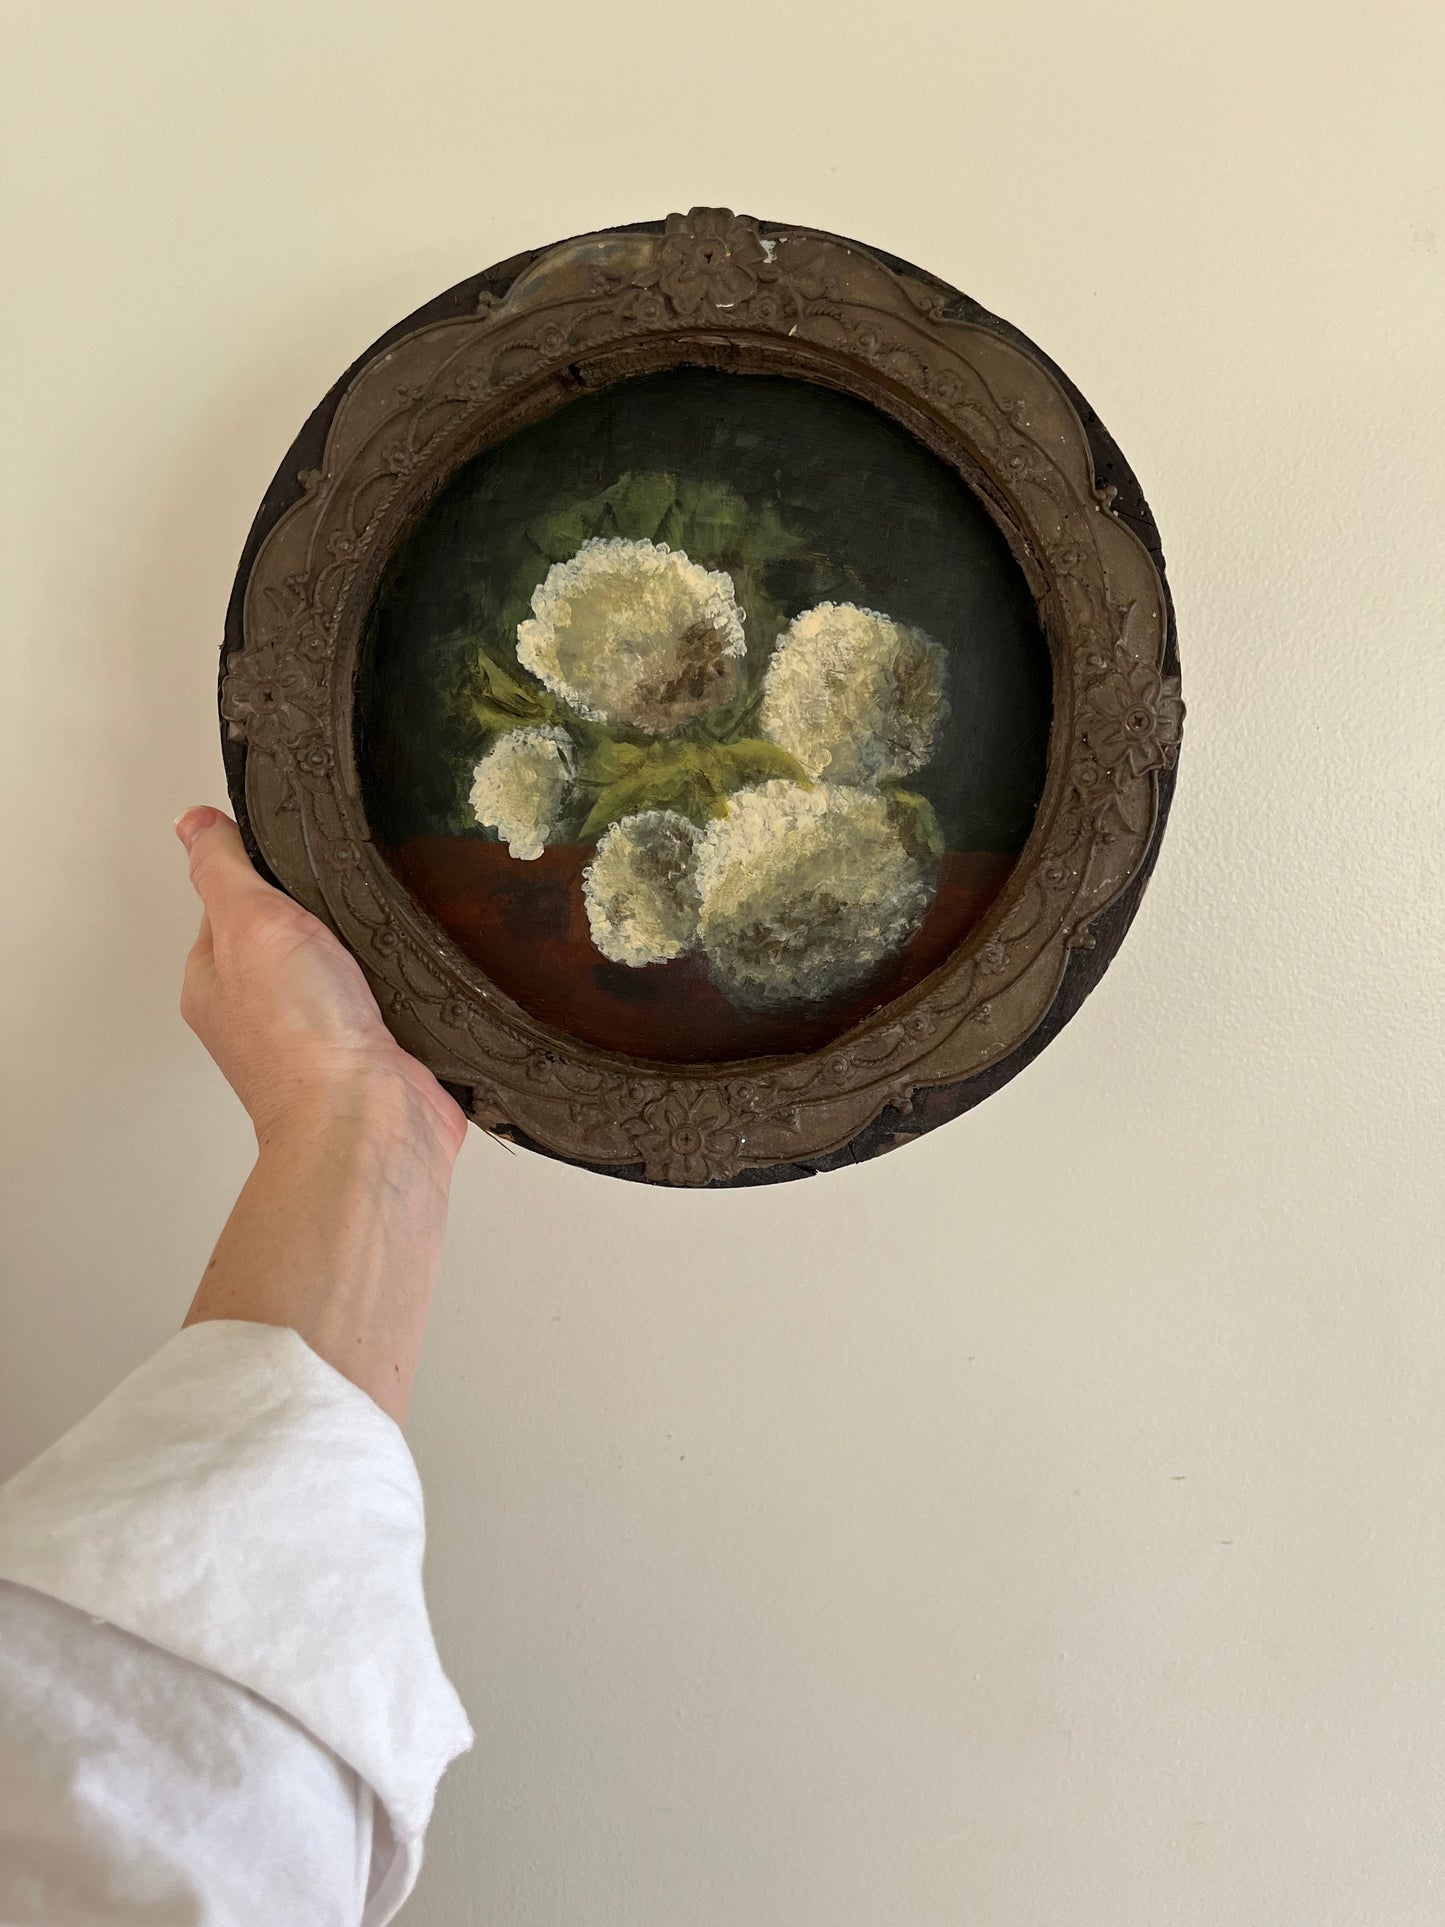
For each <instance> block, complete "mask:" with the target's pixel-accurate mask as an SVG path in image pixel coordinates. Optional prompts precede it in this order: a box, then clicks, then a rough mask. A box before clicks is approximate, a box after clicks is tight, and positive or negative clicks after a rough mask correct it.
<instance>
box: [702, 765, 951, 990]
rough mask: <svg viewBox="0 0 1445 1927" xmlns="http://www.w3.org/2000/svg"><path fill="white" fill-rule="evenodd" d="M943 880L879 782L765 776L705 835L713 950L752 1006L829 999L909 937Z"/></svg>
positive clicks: (705, 911) (705, 890) (707, 919)
mask: <svg viewBox="0 0 1445 1927" xmlns="http://www.w3.org/2000/svg"><path fill="white" fill-rule="evenodd" d="M934 887H935V879H934V876H933V874H932V872H931V869H930V868H929V867H928V866H926V865H925V863H924V862H922V861H921V860H920V859H919V858H917V857H915V856H913V855H912V854H911V853H910V852H909V851H908V849H907V848H905V846H904V843H903V839H902V837H901V835H900V834H899V826H898V822H897V819H896V817H895V814H894V812H893V810H892V809H891V808H890V806H889V804H888V802H887V799H886V798H884V797H882V796H880V795H879V794H878V793H877V792H876V791H874V790H868V789H861V788H852V787H845V786H842V785H837V784H824V783H819V784H816V785H814V787H813V788H811V789H808V788H805V787H804V786H803V785H802V784H800V783H789V782H786V781H783V780H776V781H773V782H770V783H763V784H761V785H760V786H759V787H758V788H757V789H752V790H742V791H739V792H738V793H737V794H736V795H735V796H732V797H730V798H729V801H728V813H727V815H726V816H725V817H721V818H719V819H718V820H717V821H716V822H714V823H711V824H709V826H708V828H707V829H706V830H705V831H704V832H703V835H702V839H701V841H700V843H699V845H698V854H697V888H698V894H699V897H700V898H701V909H700V912H699V918H698V929H699V935H700V938H701V942H702V949H703V953H704V955H705V956H706V958H707V961H708V967H709V970H710V972H711V974H712V977H713V980H714V981H715V982H716V983H717V984H718V986H719V988H720V989H722V990H723V991H724V992H725V994H726V995H727V996H728V997H730V998H731V999H732V1001H733V1002H734V1003H736V1004H740V1005H742V1006H744V1007H745V1008H752V1009H762V1010H766V1009H778V1008H784V1007H786V1006H788V1005H793V1004H822V1003H828V1002H831V1001H832V1000H833V999H834V998H836V997H838V996H841V995H842V994H844V993H845V992H847V991H850V990H854V989H856V988H857V987H858V985H860V984H861V983H863V982H864V980H865V979H866V978H867V977H868V976H869V975H870V974H871V973H872V971H873V969H874V967H875V966H876V965H877V964H879V963H881V962H882V961H883V959H884V958H886V957H889V956H892V955H893V953H894V952H895V951H897V950H899V949H901V948H902V946H903V945H904V944H905V943H907V941H908V939H909V938H910V937H911V936H912V935H913V933H914V931H915V930H916V929H917V928H918V926H919V925H920V924H921V923H922V921H923V918H924V914H925V912H926V911H927V909H928V906H929V904H930V902H931V901H932V900H933V892H934Z"/></svg>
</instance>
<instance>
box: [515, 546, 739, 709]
mask: <svg viewBox="0 0 1445 1927" xmlns="http://www.w3.org/2000/svg"><path fill="white" fill-rule="evenodd" d="M746 652H747V643H746V640H745V638H744V636H743V615H742V611H741V609H739V607H738V604H737V597H736V596H735V595H734V593H733V584H732V578H731V577H730V576H728V575H725V574H724V573H723V572H722V571H721V570H719V569H705V568H703V567H702V566H701V564H700V563H697V562H690V561H689V560H688V558H687V556H685V555H684V554H683V552H682V551H681V549H669V548H667V547H666V545H665V544H662V543H657V542H628V541H624V540H623V539H622V538H621V537H615V538H613V539H611V540H607V539H604V538H602V537H597V538H595V539H594V540H593V541H591V542H584V543H583V544H582V547H581V548H580V549H579V550H578V551H577V553H576V554H575V555H574V556H572V557H571V558H570V559H569V560H568V561H566V562H555V563H553V565H552V567H551V568H550V569H549V570H548V571H547V575H546V579H545V580H544V581H543V582H542V583H541V584H540V585H539V586H538V587H537V588H536V589H535V590H534V591H533V594H532V614H531V616H530V617H529V618H528V619H527V620H526V621H525V622H521V623H519V624H518V625H517V660H518V661H519V662H520V663H521V665H522V667H523V668H524V669H529V670H530V671H531V672H532V674H533V675H534V676H535V677H536V678H537V680H538V681H539V682H542V683H545V684H546V686H547V688H548V689H550V690H551V691H552V694H553V695H554V696H560V697H561V699H562V701H563V702H565V703H567V704H568V705H569V706H570V707H571V708H572V709H574V710H576V712H577V714H578V715H579V716H586V717H588V718H590V720H591V721H593V722H598V723H622V724H624V725H626V726H627V727H629V728H632V729H641V730H645V731H647V732H648V733H649V734H651V735H654V736H665V735H667V734H669V733H670V732H671V731H673V730H675V729H680V728H681V727H682V726H683V724H685V723H689V722H692V721H693V720H694V719H695V718H696V717H698V716H705V715H706V714H707V713H708V712H709V711H710V710H713V709H716V708H717V707H718V706H719V704H721V703H724V702H726V701H727V700H728V698H729V697H730V696H732V695H733V694H735V692H736V691H737V689H738V686H739V669H740V665H741V662H742V658H743V656H744V655H745V654H746Z"/></svg>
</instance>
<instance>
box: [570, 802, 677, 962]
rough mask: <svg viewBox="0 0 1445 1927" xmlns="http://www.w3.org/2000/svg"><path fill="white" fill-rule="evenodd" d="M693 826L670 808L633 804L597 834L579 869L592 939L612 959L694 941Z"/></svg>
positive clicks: (653, 957)
mask: <svg viewBox="0 0 1445 1927" xmlns="http://www.w3.org/2000/svg"><path fill="white" fill-rule="evenodd" d="M697 837H698V833H697V831H696V830H695V829H694V828H693V826H692V824H691V823H689V822H688V820H687V818H686V817H685V816H679V815H678V814H677V812H676V811H675V810H641V811H639V812H638V814H637V815H635V816H624V817H623V818H622V820H621V821H620V822H618V823H614V824H613V825H612V827H611V828H610V829H609V830H607V831H606V833H605V834H604V835H603V837H602V840H601V842H600V843H599V844H598V845H597V851H596V854H595V855H594V856H593V858H592V861H591V862H590V863H589V864H588V865H587V868H586V869H585V870H584V871H583V872H582V895H583V899H584V901H585V902H586V905H587V921H588V924H589V925H590V927H591V930H592V941H593V943H595V944H596V946H597V948H598V949H599V950H600V951H601V952H602V954H603V956H604V957H609V958H611V960H612V962H613V963H621V964H632V965H634V966H640V965H642V964H652V963H666V962H668V960H669V959H670V958H672V957H681V956H682V955H684V953H685V952H687V951H689V950H691V949H692V948H693V946H694V945H695V944H696V942H697V884H696V881H695V879H694V876H693V867H694V860H695V856H696V850H697Z"/></svg>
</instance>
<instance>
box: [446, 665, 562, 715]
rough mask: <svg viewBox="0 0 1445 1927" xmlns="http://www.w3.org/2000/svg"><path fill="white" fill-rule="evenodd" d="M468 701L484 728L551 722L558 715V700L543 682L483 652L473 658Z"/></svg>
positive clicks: (468, 705) (467, 695)
mask: <svg viewBox="0 0 1445 1927" xmlns="http://www.w3.org/2000/svg"><path fill="white" fill-rule="evenodd" d="M466 703H467V707H468V708H469V709H470V711H471V712H472V714H473V715H474V716H475V717H476V719H477V721H478V722H479V723H481V724H482V726H483V728H484V729H512V728H515V727H517V725H519V724H522V723H547V722H551V721H552V720H553V718H554V717H555V716H556V714H557V704H556V702H555V701H554V699H553V698H552V696H551V695H550V694H549V692H548V691H547V690H545V689H543V688H542V686H541V684H540V683H536V682H534V681H533V680H532V679H531V677H530V676H527V677H524V676H523V674H522V672H521V671H519V670H518V671H513V670H511V669H508V668H506V667H505V666H504V665H503V664H502V663H499V662H498V661H496V659H495V658H494V657H492V656H488V655H483V654H480V653H479V654H478V655H476V656H475V657H473V659H472V665H471V678H470V681H469V683H468V686H467V691H466Z"/></svg>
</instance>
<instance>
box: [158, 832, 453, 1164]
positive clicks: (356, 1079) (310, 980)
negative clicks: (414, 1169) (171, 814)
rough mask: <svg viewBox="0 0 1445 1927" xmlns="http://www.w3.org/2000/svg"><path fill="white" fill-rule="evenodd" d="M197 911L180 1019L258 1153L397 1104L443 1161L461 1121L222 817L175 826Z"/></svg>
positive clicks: (356, 971) (343, 963)
mask: <svg viewBox="0 0 1445 1927" xmlns="http://www.w3.org/2000/svg"><path fill="white" fill-rule="evenodd" d="M176 834H177V836H179V838H180V839H181V842H182V843H183V844H184V845H185V848H186V854H187V856H188V857H189V858H190V866H191V882H192V883H193V884H194V885H195V888H196V892H197V894H198V895H199V897H200V899H201V902H202V904H203V905H204V912H203V914H202V917H201V929H200V934H199V935H198V936H197V938H196V941H195V943H194V944H193V945H192V947H191V953H190V955H189V956H188V957H187V959H186V972H185V981H184V985H183V987H182V990H181V1015H182V1016H183V1017H184V1018H185V1020H186V1022H187V1023H188V1024H189V1025H190V1027H191V1029H192V1030H193V1031H194V1032H195V1033H196V1035H197V1037H199V1038H200V1040H201V1042H202V1043H203V1044H204V1045H205V1047H206V1049H207V1050H208V1051H209V1052H210V1054H211V1056H212V1057H213V1058H214V1059H215V1061H216V1063H217V1065H218V1066H219V1068H220V1070H221V1073H222V1075H223V1076H224V1077H225V1079H226V1081H227V1083H228V1084H229V1085H230V1086H231V1088H232V1090H233V1091H235V1093H236V1095H237V1097H239V1098H240V1100H241V1102H242V1103H243V1104H244V1105H245V1107H246V1110H247V1112H248V1113H249V1115H250V1118H251V1122H252V1123H253V1124H254V1125H255V1127H256V1137H257V1141H258V1143H260V1144H261V1145H262V1146H263V1147H264V1146H265V1145H266V1144H267V1143H268V1142H270V1141H271V1140H272V1139H274V1138H275V1137H276V1136H277V1135H279V1134H284V1132H285V1131H286V1129H287V1128H288V1127H290V1126H291V1125H292V1124H293V1123H295V1124H299V1125H300V1126H301V1128H303V1129H304V1128H306V1127H307V1123H308V1121H309V1120H312V1119H314V1118H315V1117H316V1116H317V1115H318V1113H319V1114H320V1115H321V1116H323V1117H324V1116H327V1115H330V1114H334V1113H335V1112H336V1111H337V1110H342V1111H347V1112H357V1111H360V1110H361V1109H362V1108H363V1107H365V1108H367V1109H368V1110H370V1109H373V1108H376V1107H378V1106H379V1107H380V1108H382V1109H385V1110H388V1111H389V1109H390V1107H391V1106H393V1105H395V1106H396V1107H397V1108H398V1115H397V1122H398V1124H400V1125H401V1127H402V1128H404V1129H406V1130H407V1131H409V1132H410V1131H415V1130H418V1129H420V1130H423V1131H426V1132H429V1133H434V1134H435V1137H436V1140H437V1143H438V1146H439V1148H441V1149H442V1150H443V1151H444V1152H445V1153H446V1154H447V1156H448V1157H449V1158H453V1157H455V1156H456V1153H457V1152H458V1150H459V1149H460V1148H461V1144H462V1140H463V1138H464V1137H465V1136H466V1119H465V1118H464V1117H463V1115H462V1113H461V1111H460V1109H459V1108H458V1107H457V1105H456V1104H455V1103H453V1101H452V1099H451V1098H450V1097H448V1096H447V1094H446V1092H445V1091H444V1090H443V1089H442V1087H441V1085H440V1084H438V1083H437V1081H436V1079H435V1078H434V1077H433V1076H432V1074H431V1072H430V1071H429V1070H426V1069H425V1068H424V1067H423V1066H422V1065H421V1064H419V1063H418V1062H417V1061H416V1059H415V1058H414V1057H412V1056H410V1055H409V1054H408V1053H407V1052H406V1051H404V1050H403V1049H402V1048H401V1046H400V1045H399V1044H398V1043H397V1041H396V1039H395V1038H394V1037H393V1036H392V1035H391V1032H390V1031H389V1030H388V1029H387V1028H386V1025H385V1024H384V1023H383V1022H382V1020H381V1012H380V1011H379V1010H378V1009H377V1007H376V999H375V998H374V997H373V996H372V994H371V990H370V988H369V986H368V984H367V982H366V979H365V977H364V976H363V975H362V973H361V968H360V966H359V965H358V964H357V962H356V959H355V958H354V957H353V956H352V955H351V953H350V952H349V951H348V950H346V949H345V948H344V946H343V945H342V944H341V943H339V942H338V941H337V939H336V938H335V937H334V936H333V935H332V933H331V931H329V930H328V929H327V928H326V926H325V924H323V923H321V922H320V921H319V920H318V919H317V918H316V917H313V916H312V915H311V913H310V911H309V910H304V909H302V907H301V905H300V904H299V903H294V902H293V901H292V900H291V898H290V897H288V896H284V895H283V894H282V893H281V891H279V890H274V889H272V887H271V885H270V884H269V883H266V882H264V881H263V879H262V878H261V877H259V876H258V875H257V874H256V872H255V870H254V869H253V868H252V867H251V862H250V859H249V858H248V857H247V855H246V851H245V847H244V845H243V844H242V842H241V833H240V831H239V830H238V829H237V828H236V825H235V824H234V823H233V822H232V820H231V818H230V817H229V816H227V815H226V814H225V813H224V812H223V811H221V810H215V809H210V808H209V807H204V806H203V807H201V808H198V809H190V810H187V811H185V812H184V814H183V815H181V816H179V817H177V818H176Z"/></svg>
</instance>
